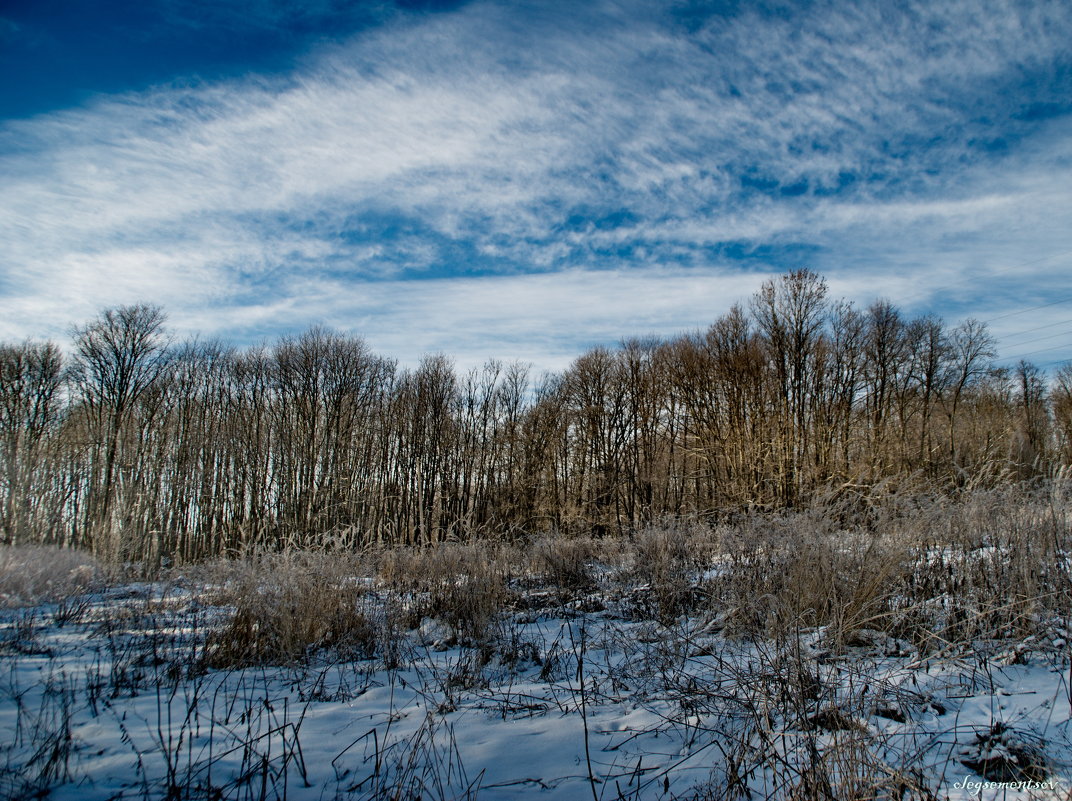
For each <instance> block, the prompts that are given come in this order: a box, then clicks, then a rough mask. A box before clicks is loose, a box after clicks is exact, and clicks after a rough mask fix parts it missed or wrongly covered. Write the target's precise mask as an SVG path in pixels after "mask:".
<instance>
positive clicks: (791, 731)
mask: <svg viewBox="0 0 1072 801" xmlns="http://www.w3.org/2000/svg"><path fill="white" fill-rule="evenodd" d="M718 572H719V571H718V570H717V569H713V570H709V571H708V576H709V575H710V574H717V573H718ZM596 577H597V580H596V581H595V582H594V583H592V584H590V585H589V586H588V587H587V588H586V589H583V590H581V589H575V590H572V591H569V592H566V591H562V590H561V589H560V588H557V587H552V586H547V585H546V584H545V583H542V582H537V581H528V582H517V581H514V582H513V583H512V584H510V585H509V586H508V588H507V589H508V590H509V592H508V595H507V596H506V600H505V602H504V604H503V608H502V610H501V611H498V612H495V611H492V612H491V613H490V614H488V615H487V617H486V618H485V619H483V620H482V622H481V625H480V626H479V627H476V626H474V625H473V624H474V621H475V618H473V617H471V616H470V617H467V616H466V615H465V614H462V615H460V616H459V615H458V614H457V613H456V612H457V610H455V613H448V612H444V614H442V615H440V616H438V617H437V616H434V615H432V614H427V613H428V612H429V610H431V609H434V605H431V606H430V605H429V604H428V603H427V597H426V595H422V593H421V591H420V590H414V591H411V592H401V591H398V590H397V589H385V588H384V587H382V586H381V585H380V583H378V582H373V581H371V580H367V579H366V580H364V581H360V582H353V583H352V584H351V585H350V589H349V590H348V591H350V592H352V593H353V595H352V596H349V595H348V596H347V597H352V598H355V599H357V601H356V603H357V604H358V605H359V608H360V613H361V614H360V620H361V621H362V625H364V626H366V627H367V628H366V630H365V631H364V634H363V636H362V637H359V638H358V639H351V640H350V641H349V645H348V646H347V647H346V648H343V647H341V646H339V643H341V642H342V640H337V641H336V647H324V648H319V649H314V648H310V649H309V650H308V651H307V652H306V653H303V654H301V655H300V656H299V657H298V658H293V659H289V660H283V661H284V662H285V663H284V664H276V665H270V664H249V665H248V666H245V667H242V666H239V665H235V664H233V665H231V666H227V667H218V666H215V665H218V664H221V655H224V656H226V655H227V654H228V653H229V652H228V650H227V646H226V643H225V641H224V639H221V637H226V636H229V633H230V634H234V632H236V631H239V629H235V628H234V625H235V619H236V616H238V615H239V612H238V611H236V607H235V605H234V598H233V596H232V597H231V598H230V600H231V601H232V603H225V602H224V601H226V600H228V597H227V595H226V593H221V592H220V591H219V588H218V587H217V588H214V587H213V586H212V585H211V584H209V583H205V582H193V581H182V580H177V581H172V582H169V583H166V584H165V583H153V584H129V585H123V586H112V587H110V588H109V589H107V590H103V591H96V592H92V593H87V594H75V595H72V596H70V597H67V598H64V599H63V600H61V601H59V602H52V603H43V604H40V605H37V606H15V607H12V608H9V609H7V610H5V611H4V612H3V616H2V622H0V660H2V661H0V796H3V797H11V798H36V797H44V796H46V795H47V796H48V797H49V798H54V799H102V800H103V799H119V798H150V799H156V798H162V799H182V798H204V799H214V798H215V799H224V798H227V799H231V798H234V799H283V798H287V799H316V800H317V801H319V800H320V799H336V798H354V799H376V798H384V799H396V798H397V799H417V798H421V799H453V798H480V799H513V798H523V797H524V798H529V797H532V798H546V799H563V800H566V799H586V798H595V799H620V798H626V799H630V798H636V799H659V798H681V799H685V798H697V799H700V798H703V799H715V798H791V797H792V798H839V799H840V798H855V799H865V798H876V799H877V798H889V799H894V798H920V799H925V798H951V799H956V798H979V797H982V798H1064V797H1067V796H1068V795H1069V790H1070V789H1072V758H1070V740H1072V732H1070V725H1069V719H1070V715H1069V713H1070V698H1069V688H1068V681H1067V677H1068V671H1069V663H1068V646H1067V639H1068V636H1069V633H1068V632H1067V631H1065V630H1064V628H1063V627H1062V626H1061V625H1059V624H1058V623H1056V622H1050V623H1047V633H1045V634H1042V633H1040V632H1041V628H1040V629H1039V630H1038V631H1037V632H1036V633H1035V634H1031V635H1027V636H1025V637H1019V638H1016V637H1003V638H1002V637H999V638H994V639H989V640H974V641H970V642H960V643H947V644H946V645H945V646H940V645H939V646H936V645H935V644H934V642H928V644H927V645H926V647H925V648H921V647H920V644H919V643H912V642H909V641H907V640H905V639H900V638H897V637H894V636H891V635H889V634H887V633H879V632H878V631H875V630H872V629H868V628H856V629H854V630H853V631H852V633H851V635H850V636H847V637H842V636H838V637H834V636H833V634H832V633H831V631H832V630H831V628H830V627H829V626H819V627H812V628H800V629H797V630H795V631H789V632H782V633H781V634H779V635H777V636H770V637H757V636H741V635H740V634H738V633H735V632H734V631H732V630H731V629H732V626H731V622H732V621H731V617H732V616H731V615H730V614H727V612H726V611H723V612H722V613H721V614H719V613H717V612H713V611H712V609H711V608H710V606H709V605H703V604H701V605H700V607H699V609H698V610H697V609H694V610H693V611H692V613H687V614H681V615H679V616H677V617H674V618H668V617H667V616H666V615H664V614H661V613H660V609H659V606H658V603H657V600H658V599H657V598H656V597H655V596H656V593H657V589H658V588H655V587H653V586H652V585H650V584H637V583H633V584H629V583H627V582H615V581H614V580H613V578H608V576H606V575H603V576H600V575H599V574H598V572H596ZM467 580H468V579H466V578H465V577H461V576H459V577H457V578H456V584H460V585H463V586H464V585H465V584H466V582H467ZM702 588H703V575H702V574H701V575H700V578H698V579H696V580H695V581H694V582H693V584H692V585H690V589H691V590H693V591H700V590H702ZM272 599H273V601H272V602H274V603H278V604H286V603H290V602H293V598H291V597H289V596H286V595H278V594H277V595H275V596H272ZM240 606H241V603H239V607H240ZM444 608H445V607H444ZM664 611H665V610H664ZM452 615H453V616H452ZM228 626H231V628H228ZM256 627H257V624H253V625H252V629H250V628H249V627H247V629H246V634H247V635H248V634H249V633H250V631H253V633H254V636H258V635H257V634H256V631H255V629H256ZM478 628H479V630H478ZM261 634H264V632H261ZM319 641H320V642H326V641H327V640H325V638H324V636H321V637H320V640H319ZM231 661H232V662H234V661H235V660H233V659H232V660H231ZM259 661H262V662H263V661H265V660H259ZM267 661H273V660H267ZM239 662H240V660H239Z"/></svg>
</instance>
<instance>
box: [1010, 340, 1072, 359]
mask: <svg viewBox="0 0 1072 801" xmlns="http://www.w3.org/2000/svg"><path fill="white" fill-rule="evenodd" d="M1065 349H1072V342H1066V343H1065V344H1064V345H1055V346H1054V347H1052V348H1041V349H1040V350H1030V351H1028V352H1027V353H1018V354H1016V355H1015V356H1005V357H1002V358H1001V359H1000V360H999V361H1003V362H1004V361H1011V360H1013V359H1023V358H1024V357H1026V356H1033V355H1034V354H1036V353H1048V352H1049V351H1051V350H1065Z"/></svg>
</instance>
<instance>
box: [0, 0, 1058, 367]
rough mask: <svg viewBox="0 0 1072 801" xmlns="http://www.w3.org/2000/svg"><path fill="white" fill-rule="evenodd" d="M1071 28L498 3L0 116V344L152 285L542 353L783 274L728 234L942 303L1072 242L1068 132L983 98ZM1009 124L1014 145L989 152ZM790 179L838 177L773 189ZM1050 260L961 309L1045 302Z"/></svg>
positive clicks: (394, 342)
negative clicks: (262, 66)
mask: <svg viewBox="0 0 1072 801" xmlns="http://www.w3.org/2000/svg"><path fill="white" fill-rule="evenodd" d="M1069 35H1072V15H1070V14H1069V13H1068V12H1067V9H1062V8H1060V7H1059V6H1055V5H1045V4H1015V3H1014V4H1005V3H998V2H994V3H978V2H955V3H942V4H923V3H919V4H916V5H913V6H911V7H908V8H904V9H892V7H890V6H889V5H888V4H885V3H879V2H874V3H864V4H849V3H844V4H841V3H828V4H819V5H818V6H817V7H816V8H815V10H814V12H813V13H812V14H810V15H807V16H805V15H802V14H800V13H798V14H796V15H795V16H793V17H792V18H791V19H779V18H778V17H776V16H763V15H761V14H759V13H758V12H745V13H743V14H741V15H739V16H736V17H716V18H712V19H711V20H709V21H708V22H707V23H705V24H704V25H703V26H702V27H701V28H700V29H699V30H697V31H693V32H685V31H684V30H683V29H681V28H677V27H674V26H673V25H671V24H668V23H667V21H666V19H664V18H663V17H662V15H661V14H658V13H656V12H654V11H652V10H651V9H650V8H649V7H647V6H645V5H644V4H630V3H623V4H620V5H612V4H602V5H595V6H591V7H589V6H585V7H583V8H581V7H578V8H572V7H571V9H570V10H566V9H565V7H562V6H558V5H553V4H547V5H545V4H535V5H533V6H518V5H515V4H494V3H487V2H485V3H474V4H471V5H468V6H465V7H463V8H462V9H460V10H458V11H456V12H453V13H449V14H437V15H434V16H431V17H427V18H403V19H395V20H394V21H392V22H390V23H387V24H385V25H383V26H381V27H379V28H377V29H375V30H372V31H369V32H366V33H364V34H361V35H360V36H358V37H357V38H356V39H354V40H353V41H352V42H349V43H347V44H346V45H343V46H335V47H332V48H331V49H330V50H326V51H324V52H323V53H321V54H320V55H319V56H317V57H314V58H311V59H309V61H308V62H307V63H306V64H305V65H303V66H302V67H301V68H299V69H298V70H296V71H295V72H294V73H293V74H291V75H287V76H283V77H280V78H258V77H250V78H247V79H243V80H234V81H229V82H222V83H219V84H216V85H212V86H200V87H195V88H169V87H163V88H159V89H157V90H154V91H152V92H146V93H141V94H131V95H126V96H122V97H114V98H101V99H99V100H98V101H96V102H95V103H94V104H91V105H89V106H87V107H84V108H80V109H72V110H68V111H65V112H62V113H56V114H52V115H45V116H42V117H38V118H35V119H31V120H27V121H21V122H13V123H8V124H7V125H6V126H4V128H2V129H0V174H2V175H4V176H6V177H5V178H4V179H3V183H4V186H3V192H2V193H0V249H2V250H0V252H2V254H3V255H0V270H2V279H0V280H2V283H0V337H4V338H14V337H19V336H22V335H25V334H35V335H40V334H46V333H55V332H57V331H60V330H62V328H64V327H66V325H67V324H69V323H71V322H74V321H77V320H78V319H83V318H85V317H86V316H88V315H90V314H92V313H94V312H95V310H96V309H97V308H99V307H101V306H104V305H110V304H116V303H122V302H131V301H134V300H152V301H157V302H162V303H164V304H166V305H167V306H168V307H169V309H170V310H171V311H172V320H173V322H175V323H176V324H178V325H180V326H188V327H196V328H200V329H201V330H202V331H204V332H205V333H207V334H212V333H214V332H218V331H225V332H228V333H229V334H232V335H234V336H238V337H241V336H242V335H243V332H244V331H245V332H246V333H247V334H248V333H249V332H265V331H269V330H271V328H272V326H273V325H274V324H277V323H278V325H284V324H285V325H287V326H301V325H303V324H304V323H305V322H312V321H315V320H327V321H330V322H332V323H334V324H336V325H339V326H341V327H344V328H353V327H357V328H360V329H363V330H364V331H365V332H366V333H367V334H368V335H369V338H370V340H371V341H372V342H373V344H376V345H377V346H378V347H381V348H383V349H385V350H387V351H389V352H391V353H395V354H398V355H402V354H408V355H406V356H405V358H411V356H412V354H413V353H417V352H423V351H426V350H437V349H442V350H446V351H448V352H451V353H457V354H458V356H459V359H460V360H464V361H473V360H479V359H482V358H483V357H484V356H485V355H496V354H494V353H492V352H491V351H492V350H493V346H494V343H495V342H502V341H506V342H511V343H516V347H517V348H520V349H521V350H523V351H524V352H525V353H528V354H530V356H528V357H526V358H531V359H532V360H534V361H540V360H541V359H552V360H554V359H558V358H560V356H553V357H552V356H551V355H548V354H560V355H561V354H565V353H566V352H570V353H572V352H574V351H575V350H576V348H577V347H578V346H580V345H583V344H586V343H591V342H596V341H606V340H608V339H609V340H613V339H616V338H618V337H619V336H622V335H628V334H629V333H631V332H636V331H646V330H652V331H659V332H661V333H665V332H669V331H671V330H678V329H679V328H681V327H683V326H684V327H687V326H688V325H692V324H700V323H702V322H705V321H708V320H709V319H711V318H713V317H714V316H715V315H717V314H718V313H719V312H720V311H723V310H724V309H725V307H726V306H727V305H728V303H724V304H722V305H721V306H719V302H718V298H719V297H722V292H723V289H722V288H724V287H727V286H732V287H734V289H733V290H732V291H731V292H730V293H729V294H731V295H732V294H734V293H735V292H738V291H740V292H746V293H747V292H750V291H752V290H754V289H755V287H756V286H758V283H759V280H760V279H759V278H758V277H757V276H756V273H755V271H759V272H760V273H765V272H766V271H769V270H774V269H777V267H778V264H777V259H773V258H772V259H771V260H769V263H768V261H765V260H764V259H762V258H759V257H756V258H755V259H752V260H751V262H750V263H751V268H750V269H751V270H753V272H752V273H751V274H747V275H743V276H741V275H736V276H734V275H732V274H731V269H732V266H731V262H730V261H729V259H728V258H727V257H726V256H724V255H721V254H720V253H719V252H718V251H717V248H719V247H720V246H723V245H725V243H734V242H739V243H743V246H744V247H745V249H747V248H749V247H760V246H767V247H773V248H780V247H786V246H792V245H795V244H805V245H809V246H811V247H813V248H814V251H813V260H812V266H814V267H816V268H818V269H820V270H823V271H826V272H828V274H830V275H831V278H832V282H834V283H835V285H836V286H843V287H845V291H846V292H847V293H848V294H850V295H853V296H854V297H860V298H861V299H866V298H869V297H873V296H875V295H876V294H884V295H888V296H889V297H891V298H892V299H893V300H895V301H896V300H898V299H899V298H902V297H907V298H908V299H912V298H915V300H914V301H913V304H914V306H916V307H919V308H924V307H926V306H927V305H928V304H931V305H934V306H941V304H942V302H943V301H942V297H943V296H942V294H941V292H940V291H939V288H940V287H942V286H943V285H945V284H948V283H949V282H950V281H951V280H956V279H957V278H958V276H962V275H963V274H964V271H965V270H976V271H977V272H978V274H980V275H982V276H986V277H994V276H1000V275H1002V273H1001V271H1002V270H1003V269H1007V268H1008V267H1009V266H1010V265H1017V264H1022V263H1023V262H1025V261H1029V260H1031V259H1032V258H1036V257H1038V256H1046V255H1047V254H1053V253H1059V252H1062V251H1066V250H1072V234H1070V233H1069V231H1070V230H1072V226H1070V225H1068V223H1069V222H1070V220H1069V210H1070V209H1072V189H1070V188H1069V182H1067V180H1065V176H1066V175H1067V173H1068V167H1069V162H1070V161H1072V154H1070V150H1069V146H1068V144H1067V142H1068V141H1069V137H1068V136H1067V134H1068V125H1067V123H1066V122H1064V121H1062V120H1057V121H1054V122H1052V123H1050V124H1048V125H1042V124H1035V125H1025V124H1020V123H1016V122H1015V120H1014V119H1013V117H1014V112H1015V111H1017V109H1016V108H1014V106H1015V104H1016V102H1017V101H1016V99H1015V98H1013V99H1012V100H1007V99H1003V98H1002V97H1000V96H999V94H998V93H997V92H996V91H993V92H991V89H992V88H993V87H997V86H999V85H1002V81H1009V80H1013V79H1014V78H1015V77H1016V76H1017V75H1021V74H1023V73H1025V72H1027V71H1030V70H1042V71H1043V72H1045V69H1046V67H1047V65H1048V64H1051V63H1052V62H1053V60H1054V59H1055V58H1056V57H1057V55H1058V54H1060V53H1063V52H1065V51H1066V48H1067V41H1068V36H1069ZM1025 91H1026V90H1025ZM1028 94H1030V93H1028ZM1031 96H1032V97H1033V96H1034V95H1031ZM973 104H974V105H973ZM1010 104H1011V105H1010ZM986 115H991V116H994V117H1002V115H1004V116H1003V119H1004V120H1005V123H1004V127H1001V126H997V125H996V124H994V125H991V126H990V127H988V125H987V124H986V123H985V122H981V121H980V119H981V118H982V117H985V116H986ZM991 129H993V130H991ZM991 135H992V136H994V137H1001V136H1005V137H1007V138H1008V139H1009V142H1010V144H1009V147H1010V148H1011V150H1012V152H1011V154H1009V155H1007V156H1005V157H1002V158H997V157H994V156H992V155H988V154H987V152H986V151H985V150H983V149H980V148H979V147H977V146H976V145H975V144H973V140H974V138H978V137H980V136H984V137H985V136H991ZM846 176H849V178H846ZM745 179H747V180H752V181H754V182H756V183H757V184H758V185H760V186H764V185H767V186H769V191H766V192H763V191H759V192H756V191H751V190H749V189H748V187H747V186H746V185H745V183H743V181H745ZM846 180H852V181H853V182H854V183H853V184H852V186H851V187H850V188H848V189H847V190H845V191H840V192H839V191H835V190H836V189H837V188H838V187H839V186H840V185H841V184H842V183H843V182H845V181H846ZM797 181H800V182H806V185H807V188H808V189H809V190H821V191H820V193H819V194H817V195H816V194H811V193H806V194H804V195H803V196H801V197H791V196H787V197H782V196H780V195H779V193H778V188H779V187H786V186H789V185H791V184H793V183H794V182H797ZM764 182H766V183H764ZM802 186H803V184H802ZM823 191H825V192H826V194H825V195H824V194H823ZM577 212H581V213H582V214H583V215H587V217H588V220H587V222H584V221H582V222H580V223H578V224H577V225H574V224H572V223H571V221H570V216H571V214H574V213H577ZM616 212H626V213H628V215H629V216H628V217H627V218H623V219H625V220H626V222H625V223H624V224H622V225H619V226H617V227H615V226H613V225H610V226H607V227H600V224H598V220H599V218H600V217H601V216H605V215H608V214H613V213H616ZM705 248H715V252H710V251H708V250H705ZM620 250H624V253H625V255H621V254H620V253H619V251H620ZM760 253H761V254H762V251H761V252H760ZM467 254H472V256H471V257H470V256H469V255H467ZM470 258H474V259H478V260H479V259H483V260H485V261H483V262H478V263H475V264H470V263H469V261H468V259H470ZM622 261H628V262H629V263H630V265H631V267H630V268H626V267H622V266H617V267H616V268H615V269H613V270H611V271H607V270H594V269H591V268H593V267H595V266H602V267H607V266H614V265H617V264H619V263H620V262H622ZM680 265H692V266H691V267H686V266H680ZM1003 265H1004V266H1003ZM470 267H475V268H479V269H480V270H482V271H485V272H486V271H489V270H490V271H496V270H497V271H500V272H501V273H503V275H502V276H499V277H486V278H475V277H471V276H470V277H466V276H465V273H466V271H467V270H468V269H469V268H470ZM1062 267H1063V264H1061V263H1049V262H1043V263H1041V264H1040V265H1036V266H1035V267H1033V268H1032V269H1031V270H1030V271H1029V272H1027V273H1025V275H1028V274H1029V275H1030V276H1031V281H1032V282H1033V283H1032V284H1031V286H1025V287H1020V289H1019V290H1017V291H1016V292H1014V293H1010V294H1009V295H1008V296H1006V297H1004V298H998V297H993V296H987V295H986V294H985V292H983V291H981V288H977V291H976V292H975V294H974V296H972V295H970V293H966V295H965V297H966V299H967V300H969V301H971V298H972V297H974V302H975V304H976V305H977V306H978V307H979V308H980V309H982V310H984V311H986V312H989V313H993V314H996V313H997V311H1000V310H1001V309H1002V308H1016V304H1020V306H1021V307H1023V306H1026V305H1030V302H1029V296H1030V295H1031V288H1032V287H1040V288H1041V287H1042V286H1044V285H1045V286H1052V284H1053V281H1054V280H1059V276H1061V275H1062V273H1060V272H1059V271H1060V269H1061V268H1062ZM447 269H449V270H451V271H453V272H455V273H457V274H459V277H455V278H436V279H433V280H420V281H405V280H397V277H398V276H400V275H409V274H419V273H421V272H424V271H428V272H430V273H432V274H435V275H440V274H442V273H443V272H444V270H447ZM529 269H538V270H540V271H542V274H539V275H523V274H519V273H524V272H526V271H527V270H529ZM347 276H351V277H352V278H353V279H355V280H353V281H351V280H347ZM713 276H718V278H717V279H716V278H714V277H713ZM367 279H376V280H372V281H370V280H367ZM1064 280H1065V281H1066V285H1067V279H1064ZM727 282H728V283H727ZM1043 282H1044V283H1043ZM745 285H747V286H746V287H745ZM600 287H602V288H600ZM741 287H744V288H743V289H742V288H741ZM1069 290H1070V291H1069V294H1072V287H1069ZM350 295H356V296H360V300H353V299H349V296H350ZM957 299H960V297H959V295H958V296H957ZM1003 303H1004V306H1003V305H1002V304H1003ZM645 304H647V305H645ZM969 305H970V304H969ZM958 308H959V307H958ZM411 309H417V310H418V311H416V312H413V311H410V310H411ZM704 309H708V311H706V313H704V314H700V311H701V310H704ZM683 310H684V311H683ZM690 310H695V313H694V312H693V311H690ZM695 315H699V316H698V317H697V316H695ZM351 320H352V322H351ZM284 321H285V323H284ZM548 321H551V322H550V323H549V322H548ZM548 329H550V330H548ZM526 342H527V343H528V344H523V343H526ZM489 343H491V344H489ZM540 354H544V355H543V356H541V355H540Z"/></svg>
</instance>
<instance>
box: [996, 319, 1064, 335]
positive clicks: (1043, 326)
mask: <svg viewBox="0 0 1072 801" xmlns="http://www.w3.org/2000/svg"><path fill="white" fill-rule="evenodd" d="M1069 323H1072V320H1058V321H1057V322H1056V323H1047V324H1046V325H1040V326H1036V327H1035V328H1027V329H1025V330H1023V331H1013V332H1012V333H1011V334H1007V336H1010V337H1018V336H1020V335H1021V334H1030V333H1032V332H1034V331H1041V330H1042V329H1044V328H1053V327H1054V326H1055V325H1067V324H1069Z"/></svg>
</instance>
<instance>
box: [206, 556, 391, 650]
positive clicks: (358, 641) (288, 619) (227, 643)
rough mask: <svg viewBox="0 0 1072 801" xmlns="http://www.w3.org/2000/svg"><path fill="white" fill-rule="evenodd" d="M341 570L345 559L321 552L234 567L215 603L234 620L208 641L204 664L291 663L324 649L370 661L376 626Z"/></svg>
mask: <svg viewBox="0 0 1072 801" xmlns="http://www.w3.org/2000/svg"><path fill="white" fill-rule="evenodd" d="M348 566H349V567H352V566H353V561H352V560H349V559H345V558H340V556H339V555H337V554H324V553H285V554H263V553H262V554H256V555H252V556H250V557H248V558H247V559H246V560H244V561H242V562H240V563H238V564H237V565H233V566H232V575H231V576H230V577H229V579H228V580H227V581H226V583H225V584H224V585H223V586H222V587H221V588H220V589H219V590H218V591H217V598H216V599H215V600H216V601H217V602H221V603H225V604H227V605H230V606H233V607H234V614H233V615H232V616H231V617H230V619H229V621H228V622H227V623H226V624H225V625H224V626H222V627H221V628H219V629H217V630H215V631H212V632H211V633H210V634H209V636H208V639H207V642H206V646H205V654H206V656H205V663H206V665H207V666H208V667H214V668H233V667H245V666H249V665H261V664H280V663H290V662H295V661H299V660H302V659H304V658H307V657H309V656H311V655H312V654H314V653H316V652H318V651H322V650H325V649H332V650H333V651H335V652H337V653H338V655H339V656H340V657H342V658H368V657H371V656H372V655H373V654H375V653H376V650H377V646H378V642H379V633H380V632H379V627H378V626H377V624H376V623H375V622H374V621H373V620H372V618H371V617H370V616H369V615H368V614H367V613H366V611H365V610H364V604H363V601H364V599H365V596H366V592H367V590H366V588H365V586H364V585H363V584H360V583H358V582H355V581H354V580H353V578H352V576H351V575H350V571H349V570H347V567H348Z"/></svg>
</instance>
